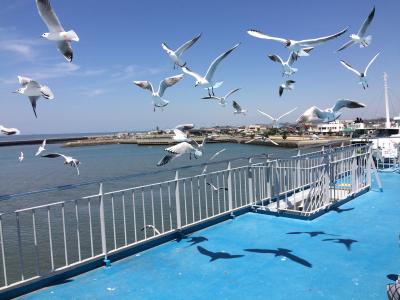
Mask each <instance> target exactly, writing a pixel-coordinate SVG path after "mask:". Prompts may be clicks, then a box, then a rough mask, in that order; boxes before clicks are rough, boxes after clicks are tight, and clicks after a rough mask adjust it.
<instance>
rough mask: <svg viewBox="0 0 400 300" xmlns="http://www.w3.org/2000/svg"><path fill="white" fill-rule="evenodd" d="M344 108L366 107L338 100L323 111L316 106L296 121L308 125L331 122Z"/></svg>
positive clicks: (349, 101) (361, 104) (355, 102)
mask: <svg viewBox="0 0 400 300" xmlns="http://www.w3.org/2000/svg"><path fill="white" fill-rule="evenodd" d="M344 107H347V108H361V107H366V105H365V104H363V103H361V102H357V101H353V100H349V99H339V100H338V101H336V104H335V105H334V106H333V107H331V108H327V109H325V110H321V109H319V108H318V107H316V106H312V107H310V108H309V109H307V110H306V111H305V112H304V113H303V114H302V115H301V116H300V117H299V118H298V119H297V122H298V123H310V122H320V121H322V122H324V123H328V122H333V121H335V120H336V119H338V118H339V117H340V116H341V114H342V112H340V110H341V109H342V108H344Z"/></svg>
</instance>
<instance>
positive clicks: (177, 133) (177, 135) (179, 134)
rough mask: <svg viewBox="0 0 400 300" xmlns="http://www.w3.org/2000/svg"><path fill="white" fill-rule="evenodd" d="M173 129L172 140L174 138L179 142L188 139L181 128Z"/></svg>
mask: <svg viewBox="0 0 400 300" xmlns="http://www.w3.org/2000/svg"><path fill="white" fill-rule="evenodd" d="M173 131H174V135H173V136H172V140H174V141H175V142H178V143H181V142H188V141H190V139H189V138H188V136H187V133H185V132H183V131H182V130H180V129H178V128H175V129H174V130H173Z"/></svg>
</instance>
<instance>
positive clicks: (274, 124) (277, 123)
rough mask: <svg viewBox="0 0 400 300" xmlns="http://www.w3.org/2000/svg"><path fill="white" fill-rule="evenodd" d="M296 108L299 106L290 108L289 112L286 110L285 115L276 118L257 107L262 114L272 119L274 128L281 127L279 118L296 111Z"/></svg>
mask: <svg viewBox="0 0 400 300" xmlns="http://www.w3.org/2000/svg"><path fill="white" fill-rule="evenodd" d="M296 109H297V107H295V108H293V109H291V110H289V111H288V112H285V113H284V114H283V115H280V116H279V117H278V118H274V117H272V116H270V115H269V114H267V113H265V112H263V111H261V110H259V109H257V111H258V112H259V113H260V114H262V115H264V116H266V117H268V118H270V119H271V120H272V127H273V128H279V127H280V124H279V120H280V119H282V118H283V117H285V116H287V115H288V114H290V113H292V112H294V111H295V110H296Z"/></svg>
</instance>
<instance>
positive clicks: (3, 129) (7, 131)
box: [0, 125, 21, 135]
mask: <svg viewBox="0 0 400 300" xmlns="http://www.w3.org/2000/svg"><path fill="white" fill-rule="evenodd" d="M0 132H1V133H2V134H4V135H19V134H20V133H21V132H20V131H19V130H18V129H17V128H8V127H4V126H3V125H0Z"/></svg>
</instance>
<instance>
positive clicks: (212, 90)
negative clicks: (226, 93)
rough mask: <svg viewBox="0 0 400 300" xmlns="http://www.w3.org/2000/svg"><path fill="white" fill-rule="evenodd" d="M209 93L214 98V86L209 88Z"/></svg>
mask: <svg viewBox="0 0 400 300" xmlns="http://www.w3.org/2000/svg"><path fill="white" fill-rule="evenodd" d="M211 93H212V95H213V96H215V94H214V86H212V87H211Z"/></svg>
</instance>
